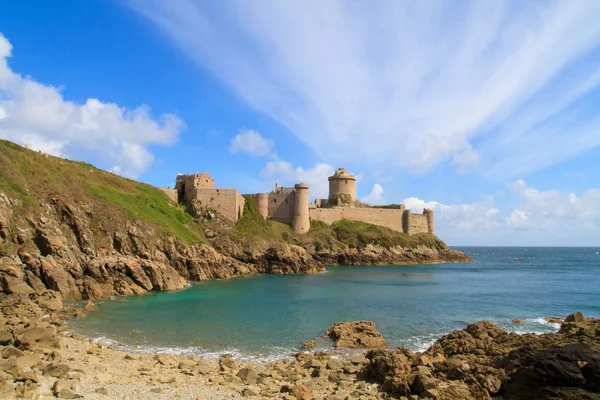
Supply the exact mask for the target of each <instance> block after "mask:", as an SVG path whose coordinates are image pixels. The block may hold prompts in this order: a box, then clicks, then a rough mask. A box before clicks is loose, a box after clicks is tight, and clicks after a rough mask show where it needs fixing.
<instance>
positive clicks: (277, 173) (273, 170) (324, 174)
mask: <svg viewBox="0 0 600 400" xmlns="http://www.w3.org/2000/svg"><path fill="white" fill-rule="evenodd" d="M334 172H335V169H334V168H333V167H332V166H331V165H329V164H325V163H316V164H315V166H314V167H312V168H308V169H305V168H302V167H296V168H294V166H293V165H292V164H290V163H289V162H287V161H283V160H279V159H275V160H272V161H269V162H267V164H266V165H265V167H264V168H263V170H262V171H261V176H262V177H263V178H264V179H268V180H269V181H270V182H271V183H278V184H279V185H283V186H293V185H294V184H296V183H299V182H304V183H307V184H308V185H309V187H310V189H309V193H310V196H311V199H315V198H327V196H328V194H329V182H328V181H327V178H328V177H330V176H331V175H333V173H334Z"/></svg>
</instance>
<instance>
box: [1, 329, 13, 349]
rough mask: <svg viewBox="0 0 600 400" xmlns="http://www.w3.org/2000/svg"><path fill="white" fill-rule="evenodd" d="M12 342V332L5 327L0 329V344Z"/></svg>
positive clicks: (4, 344)
mask: <svg viewBox="0 0 600 400" xmlns="http://www.w3.org/2000/svg"><path fill="white" fill-rule="evenodd" d="M12 342H13V334H12V333H11V332H10V331H9V330H8V329H6V328H3V329H0V345H2V346H6V345H8V344H11V343H12Z"/></svg>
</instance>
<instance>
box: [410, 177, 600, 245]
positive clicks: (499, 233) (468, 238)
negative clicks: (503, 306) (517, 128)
mask: <svg viewBox="0 0 600 400" xmlns="http://www.w3.org/2000/svg"><path fill="white" fill-rule="evenodd" d="M510 193H511V194H512V195H514V196H515V198H516V200H517V201H518V205H517V206H516V208H514V209H512V210H506V211H505V212H501V211H500V209H498V208H497V207H496V206H495V204H494V199H493V198H492V197H488V198H486V199H485V201H483V202H477V203H471V204H454V205H446V204H441V203H439V202H435V201H430V202H426V201H423V200H421V199H418V198H415V197H411V198H407V199H404V201H403V204H405V205H406V208H408V209H410V210H412V211H413V212H417V213H420V212H422V211H423V208H430V209H432V210H434V212H435V226H436V233H437V234H438V235H439V236H441V237H442V238H447V239H449V240H453V239H454V240H455V241H456V240H457V238H458V240H462V241H463V242H462V244H482V242H483V243H486V244H496V245H498V244H506V245H528V244H549V243H551V244H554V245H585V244H588V245H591V244H594V243H597V242H598V237H599V235H600V207H598V205H599V204H600V190H598V189H589V190H587V191H586V192H584V193H583V194H582V195H577V194H575V193H565V192H561V191H558V190H547V191H540V190H538V189H536V188H533V187H531V186H529V185H527V183H526V182H525V181H523V180H517V181H516V182H514V183H513V184H511V185H510ZM558 240H564V242H559V241H558Z"/></svg>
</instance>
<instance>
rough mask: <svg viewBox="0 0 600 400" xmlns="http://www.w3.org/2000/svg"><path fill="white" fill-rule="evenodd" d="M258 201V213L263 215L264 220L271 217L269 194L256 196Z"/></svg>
mask: <svg viewBox="0 0 600 400" xmlns="http://www.w3.org/2000/svg"><path fill="white" fill-rule="evenodd" d="M255 199H256V208H258V213H259V214H260V215H262V217H263V218H264V219H267V218H268V217H269V194H268V193H258V194H256V195H255Z"/></svg>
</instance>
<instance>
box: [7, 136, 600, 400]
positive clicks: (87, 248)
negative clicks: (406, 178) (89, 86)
mask: <svg viewBox="0 0 600 400" xmlns="http://www.w3.org/2000/svg"><path fill="white" fill-rule="evenodd" d="M246 200H250V199H246ZM465 261H470V258H469V257H468V256H466V255H465V254H463V253H461V252H459V251H456V250H451V249H449V248H448V247H447V246H446V245H445V244H444V243H443V242H442V241H441V240H439V239H438V238H437V237H435V236H434V235H433V234H431V233H429V232H422V233H416V234H407V233H405V232H398V231H394V230H392V229H390V228H386V227H382V226H378V225H373V224H370V223H366V222H362V221H356V220H346V219H341V220H339V221H333V222H331V223H330V224H327V223H325V222H322V221H310V229H309V230H308V231H307V232H297V230H295V229H294V228H293V226H291V225H290V224H287V223H284V222H279V221H276V220H270V219H265V218H264V216H263V215H262V214H261V212H260V210H259V209H258V207H256V204H255V202H254V201H245V202H244V212H243V215H241V217H240V218H238V219H237V221H229V220H227V219H226V218H223V217H222V216H220V214H219V212H218V211H216V210H214V209H211V208H210V207H203V206H201V205H198V204H195V203H193V202H192V203H191V204H185V205H184V204H177V203H176V202H173V201H171V200H170V199H169V197H168V195H167V194H165V193H164V192H163V191H162V190H160V189H158V188H154V187H152V186H149V185H145V184H141V183H139V182H135V181H132V180H128V179H125V178H122V177H119V176H116V175H113V174H111V173H108V172H105V171H102V170H99V169H97V168H95V167H93V166H92V165H89V164H86V163H80V162H73V161H69V160H65V159H61V158H57V157H52V156H49V155H46V154H41V153H37V152H32V151H30V150H27V149H24V148H22V147H19V146H17V145H15V144H12V143H10V142H5V141H0V280H1V282H2V293H1V294H0V304H1V305H2V316H0V346H2V348H1V355H2V360H1V362H0V398H32V399H35V398H51V397H53V396H56V397H59V398H80V397H84V398H89V399H112V398H123V399H125V398H132V399H137V398H139V399H152V398H157V399H159V398H165V399H166V398H169V399H170V398H182V399H222V398H267V399H270V398H284V399H294V398H295V399H298V400H302V399H304V400H306V399H313V398H314V399H329V400H336V399H346V398H357V399H371V398H396V399H403V398H406V399H411V400H414V399H417V398H431V399H488V398H491V396H504V398H506V399H509V400H510V399H533V398H535V399H555V398H556V399H558V398H569V399H584V398H585V399H589V398H592V399H593V398H594V397H593V396H595V395H596V394H594V393H598V391H600V388H599V386H598V382H600V379H598V378H599V372H598V371H600V369H599V368H600V364H599V363H600V353H599V350H598V349H599V344H600V325H599V323H598V321H597V320H593V319H585V318H583V316H581V315H580V314H574V315H572V316H569V318H567V319H566V320H565V321H564V323H563V324H562V326H561V328H560V331H559V332H558V333H555V334H545V335H533V334H525V335H517V334H514V333H507V332H504V331H502V330H501V329H499V328H498V327H497V326H495V325H493V324H491V323H489V322H478V323H474V324H471V325H469V326H468V327H467V328H466V329H464V330H459V331H455V332H452V333H450V334H448V335H446V336H444V337H442V338H440V339H439V340H438V341H437V342H436V343H435V344H434V345H433V346H431V347H430V348H429V349H428V350H427V351H425V352H423V353H414V352H412V351H410V350H408V349H395V350H392V349H387V348H386V347H385V346H384V345H385V342H384V338H381V337H379V336H380V335H378V333H377V331H376V327H375V326H374V325H372V324H369V323H368V322H360V323H357V324H350V325H341V326H340V325H338V326H333V327H331V329H330V330H329V331H328V335H329V336H330V337H332V338H333V339H334V340H336V343H335V344H336V346H339V347H343V346H347V345H350V346H351V347H367V346H368V347H377V348H375V349H371V350H368V351H367V352H366V353H361V352H356V353H355V354H354V355H353V356H347V357H340V356H339V354H338V353H335V351H333V350H332V352H325V353H322V352H314V351H312V350H311V349H310V347H311V343H310V340H311V339H312V338H306V339H307V340H308V342H307V343H306V344H305V345H304V347H305V349H303V350H304V351H301V352H299V353H297V354H295V355H293V356H291V357H290V358H286V359H282V360H279V361H275V362H271V363H269V364H251V363H242V362H240V361H239V360H235V359H233V358H232V357H231V356H230V355H222V356H221V357H220V359H219V361H218V362H216V361H211V360H207V359H202V358H200V357H197V356H175V355H168V354H135V353H131V352H124V351H120V350H118V349H117V348H116V347H114V346H112V345H107V344H102V343H94V342H91V341H88V340H86V339H84V338H83V337H82V336H81V335H78V334H77V333H71V332H69V327H68V326H65V325H64V323H65V321H67V320H70V319H74V318H85V317H86V315H87V314H88V313H93V312H94V309H95V306H94V303H93V300H96V299H105V298H107V297H110V296H128V295H142V294H145V293H148V292H151V291H173V290H180V289H183V288H185V287H186V286H187V285H188V284H189V282H190V281H194V280H208V279H223V278H230V277H241V276H250V275H254V274H311V273H317V272H321V271H323V270H324V266H325V265H377V264H418V263H434V262H465ZM82 300H87V301H88V302H87V303H85V306H83V303H82V307H84V308H83V309H77V308H74V307H71V306H65V304H66V303H67V302H71V301H82ZM561 322H562V321H561ZM325 328H326V327H324V331H325ZM365 334H366V335H367V337H365V336H364V335H365ZM340 338H343V340H341V342H340ZM299 345H300V344H299ZM299 350H300V347H299ZM586 396H587V397H586Z"/></svg>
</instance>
